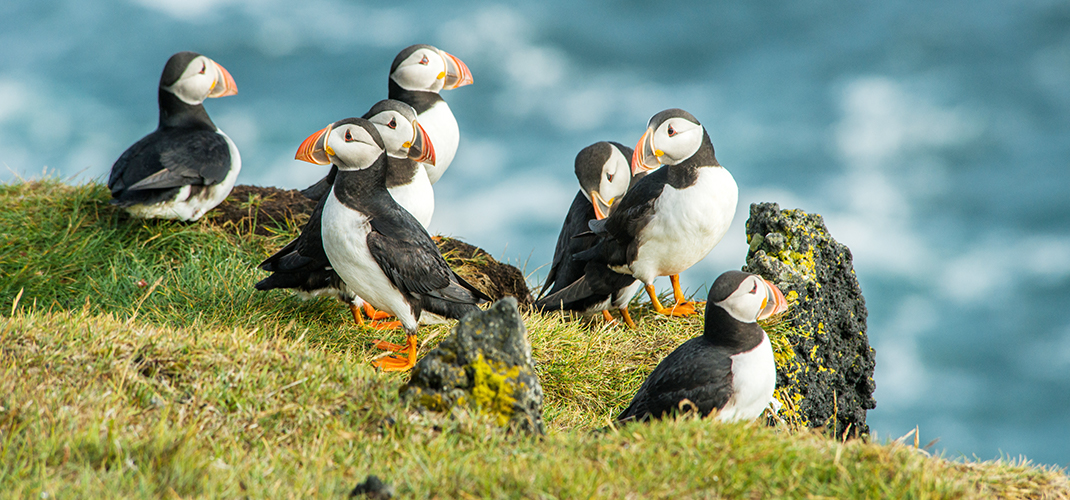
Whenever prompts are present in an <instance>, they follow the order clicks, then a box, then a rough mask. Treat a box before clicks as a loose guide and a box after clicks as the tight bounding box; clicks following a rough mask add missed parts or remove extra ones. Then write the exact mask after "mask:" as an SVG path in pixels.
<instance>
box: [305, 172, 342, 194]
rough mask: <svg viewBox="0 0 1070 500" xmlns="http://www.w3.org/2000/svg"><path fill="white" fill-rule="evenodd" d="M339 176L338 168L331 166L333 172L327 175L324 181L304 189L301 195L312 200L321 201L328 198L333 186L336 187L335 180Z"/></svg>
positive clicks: (321, 180)
mask: <svg viewBox="0 0 1070 500" xmlns="http://www.w3.org/2000/svg"><path fill="white" fill-rule="evenodd" d="M337 176H338V167H337V166H335V165H331V171H330V172H328V173H327V175H326V176H324V177H323V178H322V179H320V180H319V181H318V182H316V183H315V184H313V185H311V186H309V187H307V188H305V189H302V190H301V194H302V195H304V197H305V198H308V199H310V200H316V201H320V200H322V199H324V198H326V197H327V194H328V193H330V192H331V186H333V185H334V178H335V177H337Z"/></svg>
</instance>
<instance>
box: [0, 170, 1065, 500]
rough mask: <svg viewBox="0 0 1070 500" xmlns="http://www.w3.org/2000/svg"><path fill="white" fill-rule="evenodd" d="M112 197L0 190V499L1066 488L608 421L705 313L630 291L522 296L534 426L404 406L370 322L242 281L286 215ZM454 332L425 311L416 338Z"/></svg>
mask: <svg viewBox="0 0 1070 500" xmlns="http://www.w3.org/2000/svg"><path fill="white" fill-rule="evenodd" d="M107 199H108V196H107V191H106V190H105V189H103V188H102V187H101V186H99V185H93V184H90V185H84V186H65V185H62V184H60V183H58V182H54V181H37V182H27V183H19V184H12V185H3V186H0V243H2V246H0V276H2V277H3V278H2V279H0V314H2V315H3V316H2V317H0V497H11V498H28V497H34V498H45V497H53V496H61V497H72V498H113V497H135V498H160V497H168V498H175V497H179V498H185V497H238V496H242V497H245V496H248V497H258V498H263V497H267V498H310V497H311V498H323V497H331V496H334V497H343V496H345V495H347V494H348V492H349V491H350V490H351V489H352V488H353V486H354V485H356V484H357V483H359V482H361V481H362V480H363V479H364V478H365V477H366V476H367V475H368V474H376V475H378V476H379V477H380V478H382V479H384V480H385V481H386V482H389V483H392V484H393V485H394V487H395V489H396V491H397V492H398V495H399V497H402V498H410V497H411V498H472V497H491V498H494V497H511V498H517V497H523V498H577V497H584V498H592V497H593V498H678V497H685V498H690V497H700V498H720V497H728V498H735V497H744V496H746V497H769V498H781V497H783V498H993V497H998V498H1070V484H1068V480H1067V476H1066V474H1065V472H1064V471H1062V470H1060V469H1057V468H1053V467H1044V466H1036V465H1034V464H1031V463H1029V462H1028V461H1024V460H998V461H991V462H977V461H970V460H958V461H952V460H947V459H944V458H942V457H934V456H930V455H929V454H928V453H925V452H924V451H922V450H919V449H917V447H916V445H915V446H910V445H907V444H899V443H896V442H892V443H885V444H878V443H870V442H866V441H864V440H853V441H849V442H846V443H843V442H839V441H836V440H832V439H829V438H827V437H824V436H823V435H821V434H819V433H816V432H809V431H795V430H793V428H792V426H790V425H784V424H780V425H778V426H776V427H766V426H761V425H757V424H742V423H740V424H720V423H716V422H713V421H705V420H696V419H693V418H688V417H682V418H680V419H677V420H668V421H663V422H655V423H651V424H649V425H645V424H644V425H629V426H626V427H623V428H614V427H612V426H611V425H610V422H611V420H612V418H613V417H614V416H616V413H617V412H619V411H620V410H621V409H622V408H623V407H624V405H626V404H627V403H628V401H629V399H630V398H631V396H632V394H633V393H634V391H635V389H636V388H638V386H639V385H640V384H641V383H642V380H643V379H644V377H645V376H646V375H647V373H649V371H650V370H651V369H653V367H654V366H655V365H656V364H657V362H658V361H659V360H660V359H661V358H662V357H663V356H664V355H665V354H667V353H668V352H670V351H671V350H672V349H674V348H675V347H676V346H678V345H679V344H680V343H681V342H682V341H684V340H685V339H687V338H690V337H693V336H695V335H697V334H698V333H699V332H701V329H702V319H701V317H698V316H696V317H692V318H686V319H680V318H665V317H661V316H658V315H656V314H652V313H651V312H650V310H649V308H648V307H645V306H633V316H634V317H635V318H636V319H637V321H638V323H639V328H638V329H636V330H629V329H627V328H622V327H616V326H606V325H603V324H602V323H601V322H600V321H596V322H595V323H593V324H590V325H588V324H585V323H583V322H581V321H569V320H565V319H563V318H562V317H560V316H552V315H551V316H538V315H526V316H525V325H526V326H527V329H528V336H529V339H530V341H531V343H532V351H533V356H534V358H535V360H536V363H537V368H538V370H539V375H540V379H541V381H542V384H543V389H544V392H545V415H544V418H545V421H546V424H547V430H548V433H547V435H545V436H542V437H529V436H524V435H513V434H508V433H505V432H502V431H500V430H499V428H498V427H497V425H496V423H495V422H493V421H492V420H491V419H489V418H487V417H484V416H481V415H478V414H470V413H468V412H466V411H463V410H457V411H454V413H453V414H452V415H450V416H442V415H437V414H421V413H418V412H415V411H413V410H412V409H410V408H409V407H407V406H406V405H405V404H404V403H403V402H402V401H401V400H400V398H399V397H398V389H399V388H400V387H401V385H402V384H403V383H404V382H405V380H406V379H407V376H405V375H403V374H384V373H377V372H375V371H374V370H373V369H372V368H371V367H370V366H369V364H368V362H369V360H371V359H372V358H373V357H374V356H376V355H378V354H379V353H378V352H375V351H374V350H371V349H369V348H368V343H369V341H370V340H372V339H374V338H377V337H379V336H380V335H381V334H380V333H379V332H374V331H371V330H365V329H361V328H358V327H356V326H355V325H353V324H352V320H351V319H349V317H348V311H347V310H346V309H345V308H343V307H340V306H339V305H337V304H336V303H334V302H332V301H329V300H317V301H310V302H302V301H300V300H298V299H296V298H294V297H292V296H291V295H290V294H289V293H287V292H279V291H274V292H267V293H264V292H256V291H254V290H253V289H252V283H254V282H255V281H257V280H258V279H260V278H262V277H263V276H264V273H263V272H261V271H258V270H256V269H255V265H256V264H257V263H259V261H260V260H261V259H263V258H264V257H265V256H267V255H268V254H269V253H270V252H271V251H272V250H274V249H275V248H277V247H278V246H281V245H282V244H283V243H285V242H286V241H287V240H288V239H289V238H290V237H292V236H293V234H284V233H279V234H273V235H268V236H257V235H252V234H238V235H235V234H233V233H231V232H226V231H224V230H220V229H215V228H213V227H211V226H210V225H207V224H203V223H195V224H185V223H176V222H168V221H157V222H151V221H150V222H145V221H138V220H130V219H127V218H126V217H125V216H123V215H121V214H120V213H119V212H118V210H116V209H114V208H113V207H111V206H110V205H108V204H107ZM16 297H17V299H16ZM769 328H770V330H771V331H775V330H776V328H775V325H769ZM447 332H448V327H447V326H435V327H425V328H421V330H420V338H421V340H422V341H423V342H424V344H425V345H424V346H423V347H422V350H423V352H426V349H429V348H430V347H432V346H434V345H435V344H436V343H437V342H438V341H439V340H441V339H442V338H443V337H444V335H445V334H446V333H447ZM397 335H400V334H397ZM388 336H389V334H388ZM771 336H772V337H775V336H776V335H771Z"/></svg>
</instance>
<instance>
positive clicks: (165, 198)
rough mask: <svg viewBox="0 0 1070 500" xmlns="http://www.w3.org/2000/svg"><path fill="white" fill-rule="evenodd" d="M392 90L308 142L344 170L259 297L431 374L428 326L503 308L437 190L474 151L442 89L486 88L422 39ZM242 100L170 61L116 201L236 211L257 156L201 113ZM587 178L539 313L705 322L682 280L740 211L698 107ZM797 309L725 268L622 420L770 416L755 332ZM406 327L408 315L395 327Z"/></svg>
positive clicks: (657, 127) (405, 53) (772, 377)
mask: <svg viewBox="0 0 1070 500" xmlns="http://www.w3.org/2000/svg"><path fill="white" fill-rule="evenodd" d="M388 83H389V85H388V87H387V90H388V92H387V99H384V100H381V101H378V102H376V103H375V104H374V105H373V106H372V107H371V108H370V109H369V110H368V111H367V112H366V113H365V114H364V115H363V116H361V117H360V118H345V119H342V120H339V121H336V122H334V123H332V124H330V125H327V126H326V127H324V128H323V129H321V130H319V131H316V132H315V133H313V134H311V135H310V136H308V138H307V139H305V140H304V141H303V142H302V143H301V144H300V146H299V147H298V150H297V154H296V159H298V160H302V161H306V162H309V163H314V164H316V165H323V166H327V165H330V167H331V168H330V172H329V173H328V174H327V175H326V176H325V177H324V178H323V179H322V180H320V181H319V182H317V183H315V184H313V185H312V186H310V187H308V188H307V189H305V190H303V191H302V194H303V195H305V196H306V197H308V198H310V199H313V200H316V201H317V205H316V207H315V209H314V211H313V212H312V215H311V216H310V218H309V220H308V222H307V223H306V224H305V226H304V227H303V228H302V230H301V233H300V235H299V236H298V237H297V238H296V239H294V240H293V241H291V242H290V243H288V244H287V245H285V246H284V247H282V248H281V249H279V250H278V251H277V252H276V253H275V254H274V255H272V256H270V257H268V258H267V259H265V260H264V261H263V262H262V263H261V264H260V265H259V267H260V268H261V269H263V270H264V271H267V272H269V273H271V274H270V275H269V276H268V277H266V278H264V279H263V280H261V281H260V282H258V283H256V284H255V285H254V286H255V287H256V289H258V290H272V289H277V288H287V289H291V290H293V291H294V292H295V293H297V294H298V295H300V296H302V297H304V298H309V297H315V296H321V295H322V296H329V297H334V298H336V299H338V300H339V301H341V302H342V303H344V304H346V305H347V306H348V307H349V309H350V311H351V313H352V316H353V319H354V321H356V322H357V323H359V324H361V325H368V326H371V327H373V328H376V329H391V328H399V327H400V328H401V329H403V330H404V331H405V334H406V338H405V343H404V344H395V343H392V342H387V341H385V340H378V341H376V343H375V346H376V347H377V348H380V349H383V350H389V351H394V352H395V353H396V354H393V355H390V356H387V357H383V358H380V359H378V360H376V361H375V362H374V365H375V366H376V367H378V368H380V369H381V370H384V371H405V370H409V369H411V368H412V367H413V366H414V365H415V363H416V357H417V341H416V334H417V329H418V327H419V325H420V324H429V323H435V322H441V321H444V320H446V319H461V318H462V317H464V316H465V315H467V314H469V313H472V312H474V311H478V310H479V307H478V306H479V305H480V304H482V303H485V302H488V301H490V300H491V299H490V297H488V296H487V295H485V294H484V293H483V292H481V291H480V290H478V289H477V288H476V287H474V286H472V285H471V284H470V283H468V282H466V281H465V280H464V279H463V278H461V277H460V276H458V275H457V273H455V272H454V271H453V270H452V269H450V267H449V265H448V264H447V263H446V261H445V259H443V257H442V255H441V253H439V250H438V248H437V247H436V245H435V243H434V241H433V240H432V239H431V236H430V235H429V234H428V232H427V226H428V225H429V224H430V222H431V218H432V216H433V214H434V210H435V202H434V191H433V185H434V184H435V183H437V182H438V181H439V180H441V178H442V177H443V175H444V174H445V172H446V170H447V169H448V168H449V166H450V164H451V163H452V162H453V158H454V156H455V155H456V153H457V147H458V144H459V142H460V131H459V128H458V126H457V120H456V119H455V118H454V116H453V113H452V111H451V110H450V107H449V105H447V104H446V101H445V100H444V99H443V98H442V96H441V95H440V94H439V93H440V92H441V91H443V90H450V89H455V88H457V87H461V86H464V85H469V84H471V83H473V78H472V73H471V72H470V71H469V69H468V67H467V66H466V65H465V64H464V63H463V62H462V61H461V60H460V59H458V58H457V57H455V56H453V55H451V54H449V53H447V52H445V51H443V50H441V49H438V48H436V47H433V46H430V45H423V44H420V45H412V46H410V47H406V48H405V49H403V50H402V51H401V52H400V53H398V55H397V57H396V58H395V59H394V62H393V64H391V66H390V72H389V78H388ZM237 93H238V89H237V85H236V83H235V81H234V78H233V77H232V76H231V75H230V73H229V72H228V71H227V70H226V69H224V68H223V66H221V65H220V64H219V63H217V62H215V61H213V60H212V59H210V58H208V57H206V56H203V55H201V54H197V53H194V52H179V53H177V54H174V55H173V56H171V58H170V59H168V61H167V64H165V65H164V69H163V74H162V75H161V76H160V84H159V108H160V122H159V126H158V128H157V129H156V130H155V131H154V132H152V133H151V134H149V135H147V136H145V137H144V138H142V139H141V140H139V141H138V142H136V143H134V145H132V146H130V147H129V148H128V149H127V150H126V151H125V152H123V154H122V155H121V156H120V157H119V159H118V160H116V162H115V164H114V165H113V166H112V169H111V174H110V176H109V178H108V188H109V189H110V190H111V194H112V198H113V199H112V204H114V205H117V206H119V207H122V208H123V209H125V210H126V211H127V212H128V213H129V214H130V215H132V216H134V217H142V218H164V219H176V220H182V221H196V220H198V219H199V218H201V216H203V215H204V214H205V213H206V212H207V211H208V210H211V209H212V208H214V207H215V206H216V205H218V204H219V203H221V202H222V201H223V200H224V199H226V197H227V196H228V195H229V194H230V191H231V189H232V188H233V187H234V184H235V181H236V180H237V177H238V173H239V172H240V171H241V156H240V155H239V153H238V148H237V146H236V145H235V144H234V141H232V140H231V139H230V138H229V137H227V135H226V134H225V133H224V132H223V131H222V130H220V129H219V128H218V127H216V125H215V124H214V123H213V122H212V120H211V118H209V117H208V113H207V112H206V111H205V109H204V106H203V102H204V100H205V99H207V98H210V97H224V96H230V95H235V94H237ZM295 142H296V141H295ZM575 174H576V178H577V179H578V181H579V185H580V190H579V192H578V193H577V194H576V197H575V199H574V200H573V202H572V205H571V207H570V208H569V209H568V213H567V215H566V216H565V221H564V224H563V225H562V227H561V233H560V235H559V236H558V239H557V245H556V248H555V251H554V258H553V263H552V264H551V267H550V271H549V274H548V276H547V278H546V282H545V283H544V284H543V286H542V289H541V292H540V295H539V297H538V300H537V301H536V303H535V308H536V310H538V311H542V312H544V313H548V312H553V311H567V312H570V313H574V314H578V315H581V316H586V317H589V316H593V315H598V314H601V315H602V316H603V317H604V318H605V320H606V321H608V322H613V321H615V320H614V319H613V315H612V313H611V312H610V310H611V309H617V310H618V311H620V315H621V317H622V319H623V321H624V323H626V324H627V325H628V326H629V327H631V328H635V322H634V321H633V320H632V317H631V315H630V313H629V312H628V304H629V303H630V302H631V300H632V298H633V296H634V295H635V294H636V293H637V292H638V291H639V288H640V287H643V288H644V289H645V290H646V293H647V295H648V297H649V298H650V302H651V305H652V306H653V308H654V310H655V311H656V312H657V313H659V314H663V315H669V316H688V315H692V314H695V313H696V308H695V306H696V305H698V304H701V303H695V302H692V301H689V300H687V297H685V296H684V294H683V292H682V291H681V290H680V280H679V275H680V273H682V272H684V271H686V270H687V269H688V268H690V267H691V266H692V265H694V264H695V263H697V262H698V261H700V260H702V258H704V257H705V256H706V255H707V254H708V253H709V252H710V251H711V250H712V249H713V248H714V247H715V246H716V245H717V243H718V242H720V241H721V238H722V237H724V235H725V233H726V232H727V231H728V227H729V225H731V222H732V217H733V215H734V214H735V210H736V203H737V200H738V189H737V187H736V182H735V180H734V179H733V178H732V174H731V173H729V171H728V170H727V169H726V168H724V167H723V166H721V165H720V164H719V163H718V162H717V158H716V156H715V154H714V148H713V143H712V142H711V140H710V136H709V134H708V133H707V132H706V130H705V128H703V126H702V124H701V123H700V122H699V121H698V119H697V118H695V117H694V116H692V115H691V114H690V113H688V112H687V111H684V110H682V109H666V110H664V111H661V112H658V113H656V114H654V115H653V117H651V118H650V121H649V122H648V123H647V127H646V129H645V131H643V132H642V135H641V137H640V138H639V141H638V143H637V144H636V145H635V149H632V148H629V147H627V146H625V145H623V144H621V143H618V142H611V141H602V142H596V143H594V144H592V145H590V146H588V147H586V148H584V149H582V150H581V151H580V152H579V153H578V154H577V155H576V161H575ZM658 276H669V278H670V281H671V283H672V287H673V298H674V303H673V304H671V305H669V306H668V307H666V306H664V305H662V304H661V302H660V301H659V300H658V297H657V294H656V292H655V289H654V279H655V278H657V277H658ZM786 309H787V302H786V300H785V298H784V295H783V294H782V293H781V291H780V290H779V289H777V287H776V286H775V285H773V284H772V283H770V282H768V281H766V280H764V279H762V278H761V277H760V276H757V275H754V274H749V273H745V272H741V271H726V272H725V273H723V274H721V275H720V276H719V277H717V279H716V280H715V281H714V283H713V285H712V286H711V287H710V290H709V296H708V298H707V302H706V312H705V314H706V316H705V326H704V330H703V333H702V335H700V336H698V337H695V338H693V339H691V340H689V341H687V342H685V343H684V344H682V345H681V346H680V347H678V348H677V349H676V350H674V351H673V352H672V353H670V354H669V355H668V356H666V357H665V359H663V360H662V361H661V362H660V363H659V364H658V366H657V367H656V368H655V369H654V371H653V372H652V373H651V374H650V375H649V377H648V378H647V379H646V381H645V382H644V383H643V384H642V386H641V387H640V388H639V390H638V392H637V393H636V395H635V396H634V398H633V400H632V402H631V404H629V405H628V407H627V409H625V410H624V412H623V413H621V414H620V416H618V417H617V419H616V420H617V421H618V422H629V421H636V420H640V421H641V420H649V419H658V418H661V417H663V416H665V415H668V414H672V413H674V412H676V411H679V410H680V409H681V408H682V407H683V406H684V405H685V404H690V406H691V407H692V408H694V409H696V410H697V411H698V412H699V414H701V415H702V416H706V415H709V414H711V413H714V412H715V411H716V414H717V419H719V420H724V421H732V420H753V419H756V418H757V417H758V416H759V415H761V414H762V412H763V411H764V410H765V408H767V407H768V406H769V405H770V403H774V404H775V400H774V399H773V390H774V388H775V385H776V367H775V364H774V361H773V351H772V347H771V345H770V342H769V338H768V336H767V335H766V333H765V331H763V330H762V328H761V327H760V326H759V325H758V323H757V321H758V320H759V319H764V318H768V317H770V316H773V315H776V314H780V313H782V312H784V311H785V310H786ZM364 316H367V317H368V318H369V322H368V323H366V322H365V319H364ZM390 317H394V318H396V319H395V320H394V321H385V320H387V319H388V318H390Z"/></svg>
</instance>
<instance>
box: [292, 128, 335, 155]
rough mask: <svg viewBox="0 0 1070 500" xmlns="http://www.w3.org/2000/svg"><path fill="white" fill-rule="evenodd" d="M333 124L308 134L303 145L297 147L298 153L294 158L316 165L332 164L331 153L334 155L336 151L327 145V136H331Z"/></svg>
mask: <svg viewBox="0 0 1070 500" xmlns="http://www.w3.org/2000/svg"><path fill="white" fill-rule="evenodd" d="M333 126H334V124H331V125H327V126H326V127H325V128H323V129H322V130H319V131H317V132H316V133H315V134H312V135H310V136H308V139H305V142H302V143H301V147H299V148H297V155H296V156H294V158H295V159H297V160H301V161H307V162H309V163H315V164H316V165H330V164H331V157H330V155H333V154H334V151H332V150H331V147H330V146H328V145H327V138H328V137H330V135H331V127H333Z"/></svg>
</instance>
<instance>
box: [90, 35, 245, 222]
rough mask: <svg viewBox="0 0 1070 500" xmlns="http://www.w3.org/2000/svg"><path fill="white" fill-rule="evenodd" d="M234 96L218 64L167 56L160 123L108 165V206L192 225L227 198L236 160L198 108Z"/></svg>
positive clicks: (230, 145)
mask: <svg viewBox="0 0 1070 500" xmlns="http://www.w3.org/2000/svg"><path fill="white" fill-rule="evenodd" d="M237 93H238V86H237V84H235V83H234V78H233V77H231V76H230V73H229V72H227V70H226V69H224V68H223V66H220V65H219V63H216V62H215V61H213V60H211V59H209V58H207V57H205V56H202V55H200V54H198V53H196V52H179V53H177V54H175V55H172V56H171V58H170V59H168V60H167V64H166V65H164V69H163V74H162V75H160V86H159V92H158V98H159V106H160V124H159V126H158V127H157V128H156V131H154V132H152V133H151V134H149V135H147V136H145V137H143V138H142V139H141V140H139V141H137V142H136V143H134V145H133V146H130V147H129V148H127V150H126V151H124V152H123V154H122V155H121V156H119V159H118V160H116V161H115V164H114V165H112V167H111V175H109V176H108V188H109V189H110V190H111V195H112V201H111V203H112V204H113V205H118V206H120V207H123V208H124V209H126V211H127V212H129V213H130V214H131V215H134V216H136V217H145V218H162V219H178V220H183V221H195V220H197V219H199V218H201V216H202V215H204V213H205V212H207V211H208V210H211V209H212V208H214V207H215V206H216V205H218V204H219V203H221V202H222V201H223V200H224V199H226V197H227V195H229V194H230V190H231V189H233V188H234V182H235V181H236V180H237V178H238V172H240V171H241V156H240V155H239V154H238V147H237V146H235V145H234V141H232V140H230V137H227V134H224V133H223V131H222V130H219V128H218V127H216V126H215V124H214V123H212V119H211V118H209V117H208V113H207V112H206V111H205V110H204V106H203V105H202V103H203V102H204V100H205V99H207V98H209V97H223V96H228V95H234V94H237Z"/></svg>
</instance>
